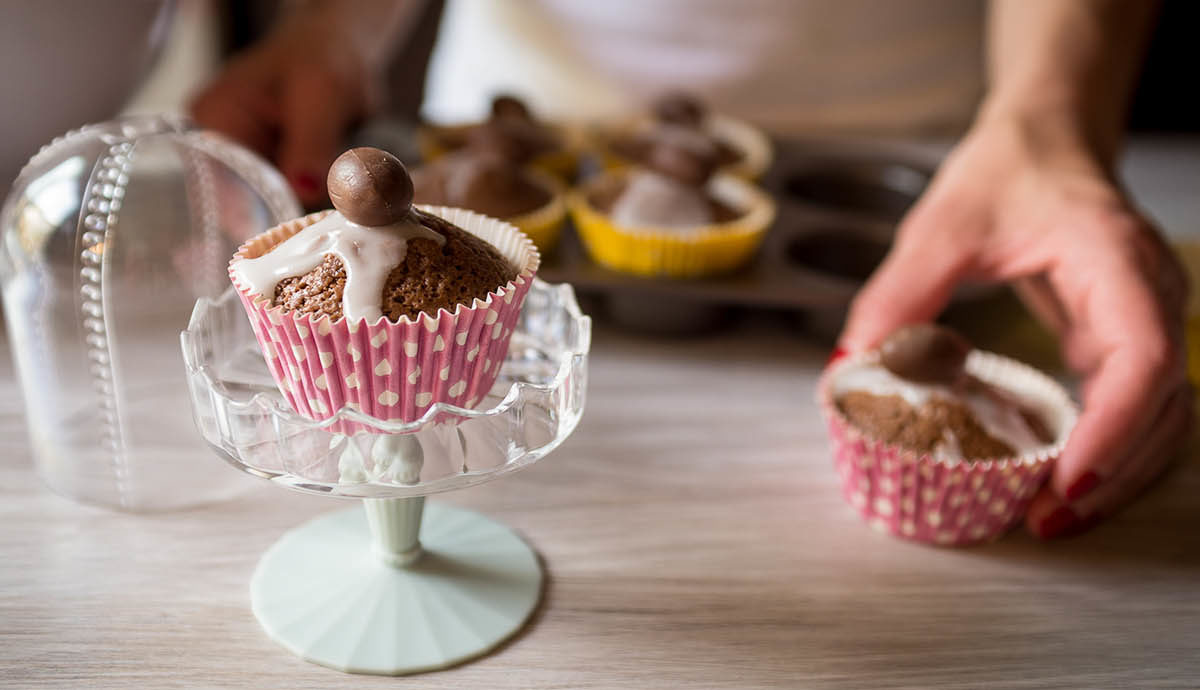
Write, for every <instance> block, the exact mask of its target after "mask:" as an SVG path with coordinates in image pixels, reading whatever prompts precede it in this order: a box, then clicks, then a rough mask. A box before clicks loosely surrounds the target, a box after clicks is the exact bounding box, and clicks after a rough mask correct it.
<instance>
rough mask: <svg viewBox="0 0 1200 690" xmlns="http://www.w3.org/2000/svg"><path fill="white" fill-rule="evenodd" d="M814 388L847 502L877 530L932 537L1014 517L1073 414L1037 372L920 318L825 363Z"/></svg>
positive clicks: (951, 538)
mask: <svg viewBox="0 0 1200 690" xmlns="http://www.w3.org/2000/svg"><path fill="white" fill-rule="evenodd" d="M819 396H820V399H821V404H822V409H823V410H824V412H825V415H826V418H827V422H828V424H829V430H830V435H831V437H832V439H833V443H834V454H835V459H836V463H837V466H838V469H839V472H840V473H841V475H842V480H843V490H844V493H845V494H846V497H847V499H848V500H849V501H850V502H851V503H852V504H853V505H854V506H855V508H857V509H858V510H859V512H860V513H862V514H863V516H864V517H865V518H867V519H868V520H869V521H870V522H871V523H872V524H873V525H875V526H877V527H879V528H880V529H882V530H884V531H887V532H891V533H893V534H896V535H899V536H903V537H906V538H910V539H915V540H918V541H926V542H932V543H939V544H967V543H972V542H977V541H982V540H986V539H992V538H995V537H998V536H1000V535H1002V534H1003V533H1004V532H1005V531H1007V530H1008V529H1009V528H1010V527H1011V526H1012V525H1013V524H1014V523H1015V522H1016V521H1018V520H1019V519H1020V518H1021V516H1022V515H1023V514H1024V511H1025V508H1026V507H1027V505H1028V503H1029V500H1030V499H1031V498H1032V497H1033V494H1034V493H1035V492H1036V491H1037V489H1038V487H1039V486H1040V485H1041V484H1042V482H1043V481H1044V480H1045V478H1046V477H1047V476H1048V474H1049V472H1050V468H1051V465H1052V462H1053V460H1054V458H1055V457H1056V456H1057V455H1058V453H1059V451H1060V450H1061V448H1062V446H1063V445H1064V444H1065V442H1066V438H1067V435H1068V434H1069V433H1070V429H1071V427H1072V426H1073V424H1074V420H1075V417H1076V410H1075V407H1074V404H1073V403H1072V402H1071V400H1070V397H1069V396H1068V394H1067V393H1066V391H1064V390H1063V389H1062V388H1061V386H1059V385H1058V384H1056V383H1055V382H1053V381H1052V380H1051V379H1049V378H1048V377H1046V376H1044V375H1042V374H1040V373H1038V372H1037V371H1035V370H1033V369H1031V368H1029V367H1026V366H1025V365H1023V364H1020V363H1018V362H1015V361H1013V360H1010V359H1007V358H1004V357H1000V356H999V355H993V354H990V353H985V352H980V351H978V350H974V349H972V347H971V345H970V344H969V343H968V342H967V341H966V340H965V339H963V338H962V337H961V336H959V335H958V334H956V333H954V332H952V331H949V330H947V329H944V328H941V327H938V326H933V325H929V324H922V325H915V326H910V327H906V328H904V329H901V330H899V331H897V332H896V333H894V334H893V335H892V336H891V337H889V338H888V339H887V340H886V341H884V343H883V344H882V345H881V346H880V348H879V350H877V351H874V352H870V353H866V354H864V355H862V356H859V357H856V358H852V359H848V360H843V361H839V362H836V363H835V364H834V365H833V366H832V367H831V368H830V369H829V371H827V372H826V374H825V376H824V377H823V379H822V382H821V386H820V390H819Z"/></svg>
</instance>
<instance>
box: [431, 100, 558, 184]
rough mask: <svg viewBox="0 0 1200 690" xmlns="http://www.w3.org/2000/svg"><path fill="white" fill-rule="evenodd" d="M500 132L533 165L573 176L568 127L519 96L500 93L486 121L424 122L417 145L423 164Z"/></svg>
mask: <svg viewBox="0 0 1200 690" xmlns="http://www.w3.org/2000/svg"><path fill="white" fill-rule="evenodd" d="M497 132H499V133H501V134H502V135H503V137H504V138H505V139H506V140H508V141H509V142H515V143H517V144H518V145H519V146H520V147H521V148H522V149H523V152H522V154H521V156H522V157H523V158H524V159H526V160H528V162H529V163H530V165H532V166H533V167H535V168H537V169H539V170H541V171H543V172H546V173H548V174H550V175H553V176H554V177H555V178H557V179H559V180H562V181H566V182H570V181H571V180H573V179H574V178H575V173H576V168H577V167H578V163H579V161H578V157H577V156H576V153H575V150H574V149H575V147H574V146H573V145H572V140H573V139H574V138H575V137H574V135H573V134H572V133H571V131H570V129H569V128H567V127H564V126H558V125H552V124H548V123H545V122H541V121H539V120H538V119H537V118H535V117H534V116H533V114H532V113H531V112H530V110H529V107H528V106H527V105H526V104H525V103H524V101H522V100H521V99H519V98H517V97H515V96H512V95H510V94H501V95H498V96H496V97H495V98H494V99H492V110H491V113H490V115H489V117H488V119H487V120H484V121H483V122H474V123H468V124H459V125H426V126H423V127H422V128H421V129H420V130H418V132H417V144H418V146H419V148H420V150H421V157H422V158H423V159H424V160H425V162H426V163H430V162H433V161H436V160H438V159H439V158H441V157H442V156H445V155H448V154H450V153H454V152H456V151H461V150H462V149H464V148H467V147H468V146H470V145H471V144H472V143H473V142H474V141H477V140H478V139H479V138H480V137H481V133H482V136H490V135H491V134H493V133H497Z"/></svg>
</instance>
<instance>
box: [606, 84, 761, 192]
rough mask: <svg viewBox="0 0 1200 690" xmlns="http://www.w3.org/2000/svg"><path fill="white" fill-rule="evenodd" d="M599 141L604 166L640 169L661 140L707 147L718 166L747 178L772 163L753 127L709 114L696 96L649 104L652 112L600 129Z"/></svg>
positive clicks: (671, 95)
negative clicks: (713, 155)
mask: <svg viewBox="0 0 1200 690" xmlns="http://www.w3.org/2000/svg"><path fill="white" fill-rule="evenodd" d="M595 136H596V138H597V139H598V140H599V144H598V147H599V149H600V150H601V154H602V158H603V159H604V162H605V166H606V167H609V168H612V167H619V166H622V165H630V164H633V165H644V164H646V163H647V161H648V159H649V156H651V155H653V152H654V150H655V148H656V147H657V145H658V144H659V143H662V142H676V143H678V144H683V145H690V146H693V147H696V146H706V147H709V148H711V149H712V150H713V151H714V152H715V155H716V159H717V167H718V168H719V169H720V170H721V171H722V172H725V173H728V174H731V175H735V176H737V177H741V178H743V179H747V180H756V179H758V178H760V177H762V175H763V173H765V172H766V170H767V168H768V167H769V166H770V164H771V157H772V155H771V144H770V140H769V139H768V138H767V136H766V135H765V134H764V133H763V132H762V131H760V130H758V129H757V128H755V127H753V126H752V125H750V124H748V123H745V122H742V121H740V120H736V119H734V118H730V117H727V116H724V115H721V114H718V113H712V112H710V111H709V109H708V108H707V107H706V106H705V104H704V103H703V102H702V101H700V100H699V99H698V98H696V97H695V96H692V95H689V94H686V93H680V92H674V93H668V94H666V95H664V96H662V97H661V98H659V99H658V100H657V101H656V102H655V103H653V104H652V107H651V108H650V112H649V113H647V114H645V115H642V116H640V117H637V118H635V119H633V120H631V121H629V122H625V123H620V124H617V125H615V126H610V127H606V128H601V130H600V132H599V133H598V134H597V135H595Z"/></svg>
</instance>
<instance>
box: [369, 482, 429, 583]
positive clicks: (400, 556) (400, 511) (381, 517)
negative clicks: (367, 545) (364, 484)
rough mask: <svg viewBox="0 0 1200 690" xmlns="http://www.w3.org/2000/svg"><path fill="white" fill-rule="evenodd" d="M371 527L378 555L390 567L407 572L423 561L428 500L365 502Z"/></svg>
mask: <svg viewBox="0 0 1200 690" xmlns="http://www.w3.org/2000/svg"><path fill="white" fill-rule="evenodd" d="M363 508H365V509H366V511H367V525H369V526H370V528H371V544H372V545H373V546H374V549H375V554H376V555H377V556H379V558H380V559H381V560H382V561H383V562H384V563H387V564H388V565H390V566H393V567H395V568H403V567H405V566H408V565H411V564H413V563H415V562H416V561H417V559H419V558H420V557H421V553H422V552H421V539H420V535H421V514H422V513H423V512H424V510H425V497H424V496H417V497H415V498H364V499H363Z"/></svg>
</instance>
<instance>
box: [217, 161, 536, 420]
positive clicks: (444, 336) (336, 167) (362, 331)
mask: <svg viewBox="0 0 1200 690" xmlns="http://www.w3.org/2000/svg"><path fill="white" fill-rule="evenodd" d="M328 186H329V193H330V198H331V199H332V200H333V203H334V207H335V209H336V210H334V211H325V212H322V213H316V214H313V215H310V216H307V217H304V218H300V219H298V220H295V221H292V222H289V223H284V224H283V225H279V226H276V227H274V228H272V229H270V230H268V231H267V232H265V233H263V234H261V235H258V236H256V237H254V238H252V239H251V240H250V241H248V242H247V243H246V244H244V245H243V246H242V247H241V248H240V249H239V250H238V252H237V254H235V256H234V257H233V260H232V261H231V262H230V265H229V273H230V277H231V278H232V280H233V284H234V286H235V287H236V289H237V291H238V294H239V295H240V296H241V298H242V303H243V305H244V306H245V307H246V311H247V313H248V314H249V316H250V321H251V324H252V325H253V327H254V331H255V334H256V335H257V337H258V340H259V343H260V345H261V346H262V349H263V353H264V354H265V355H266V358H267V363H268V366H269V368H270V370H271V373H272V375H273V376H274V377H275V380H276V382H277V383H278V385H279V387H280V390H281V391H282V392H283V394H284V396H285V397H286V398H287V400H288V402H289V403H290V404H291V405H292V407H293V408H294V409H295V410H296V411H297V412H299V413H300V414H302V415H304V416H306V417H309V418H311V419H317V420H320V419H326V418H328V417H330V416H332V415H333V414H334V413H336V412H337V411H338V410H340V409H343V408H347V407H349V408H353V409H357V410H359V411H361V412H363V413H366V414H368V415H370V416H372V417H375V418H378V419H382V420H389V421H403V422H411V421H415V420H417V419H420V418H421V417H422V416H423V415H424V414H425V413H426V412H427V411H428V410H429V408H430V407H431V406H432V405H434V404H436V403H448V404H451V405H455V406H458V407H464V408H472V407H474V406H475V405H476V404H478V402H479V401H480V400H482V399H483V396H484V395H486V394H487V392H488V391H489V389H490V388H491V386H492V384H493V383H494V382H495V379H496V376H497V375H498V374H499V371H500V365H501V363H502V362H503V360H504V357H505V353H506V351H507V348H508V341H509V337H510V336H511V334H512V329H513V326H514V324H515V323H516V319H517V315H518V312H519V311H520V308H521V304H522V301H523V300H524V297H525V294H526V293H527V291H528V289H529V287H530V284H531V282H532V280H533V275H534V273H535V272H536V270H537V268H538V263H539V255H538V252H537V250H536V249H535V248H534V247H533V244H532V243H531V242H530V241H529V239H528V238H526V237H525V236H524V235H523V234H521V233H520V232H519V231H518V230H516V229H515V228H514V227H512V226H511V225H509V224H507V223H504V222H502V221H498V220H494V219H491V218H487V217H485V216H482V215H479V214H477V213H473V212H470V211H465V210H461V209H448V208H441V207H425V208H417V207H415V206H413V205H412V198H413V186H412V180H411V179H410V178H409V176H408V173H407V171H406V170H405V169H404V166H403V165H402V164H401V163H400V161H399V160H397V159H396V158H395V157H394V156H392V155H391V154H388V153H385V152H383V151H380V150H378V149H371V148H359V149H352V150H350V151H348V152H346V153H344V154H342V156H341V157H339V158H338V159H337V161H335V162H334V164H333V166H332V167H331V168H330V171H329V180H328Z"/></svg>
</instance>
